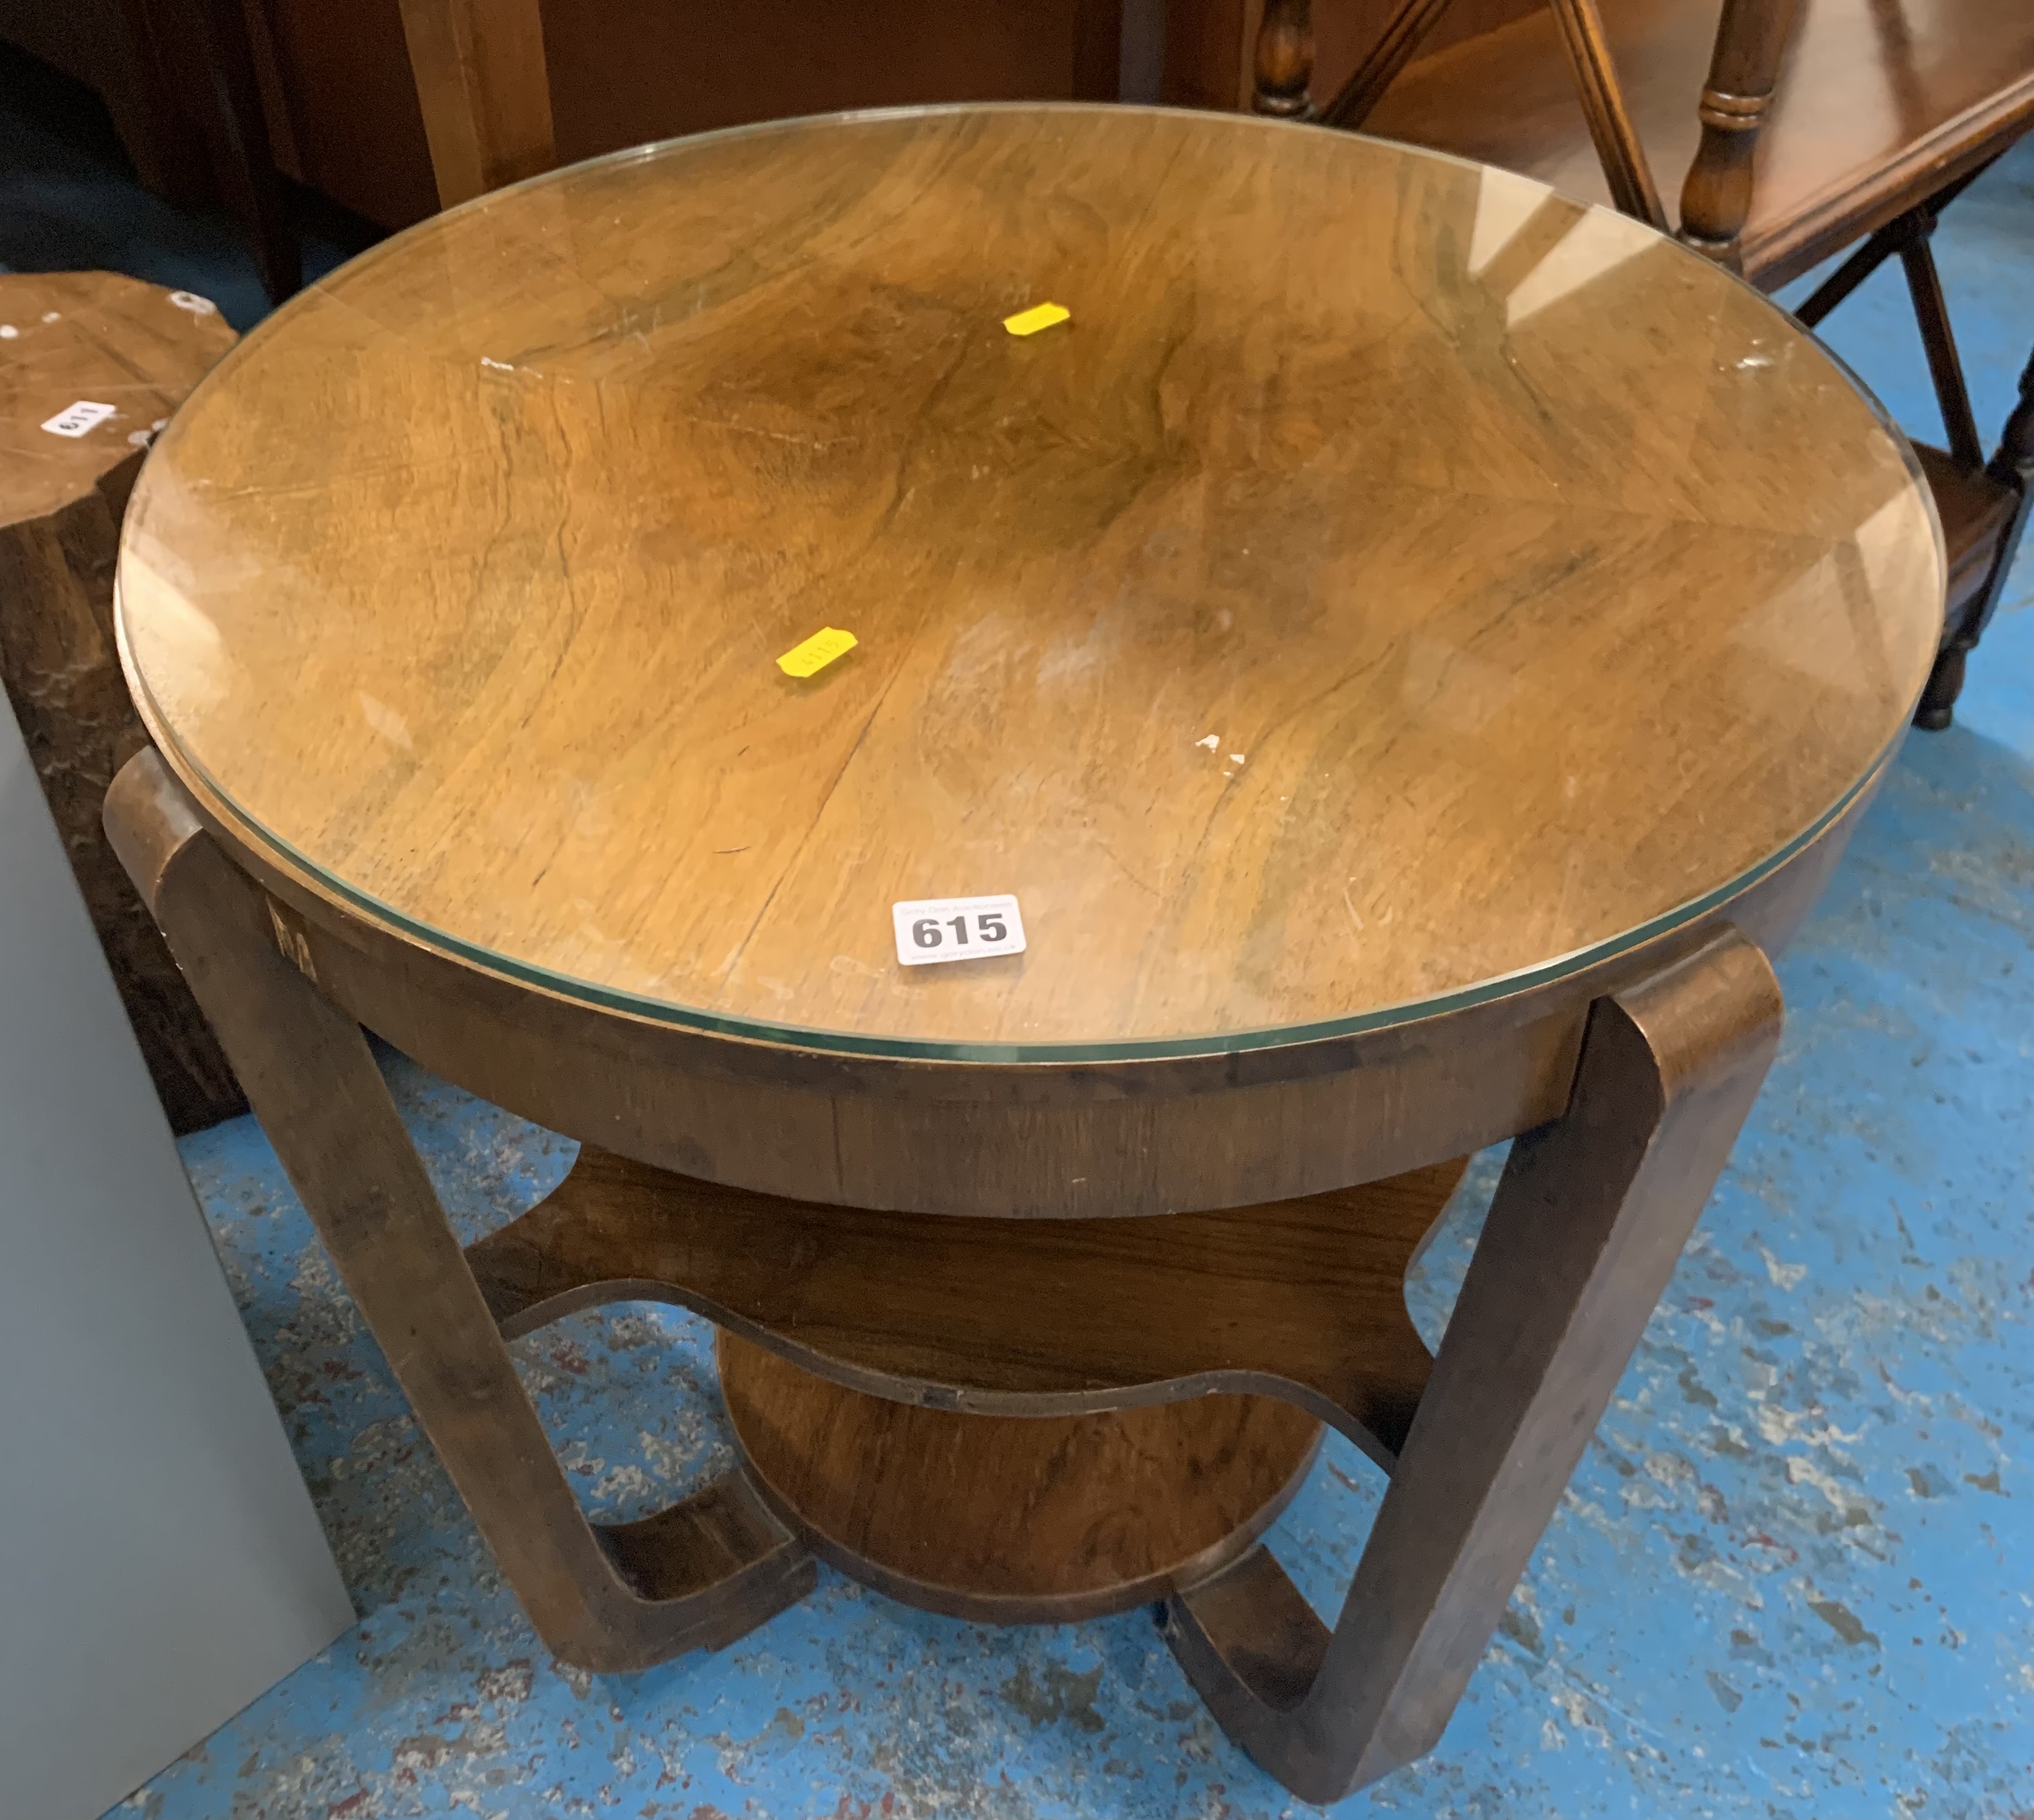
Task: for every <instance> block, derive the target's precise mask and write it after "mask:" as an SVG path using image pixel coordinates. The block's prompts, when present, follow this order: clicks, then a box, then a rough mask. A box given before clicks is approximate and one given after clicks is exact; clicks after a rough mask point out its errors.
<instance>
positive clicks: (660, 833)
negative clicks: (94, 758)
mask: <svg viewBox="0 0 2034 1820" xmlns="http://www.w3.org/2000/svg"><path fill="white" fill-rule="evenodd" d="M1045 302H1052V303H1055V304H1057V305H1059V306H1062V307H1063V308H1064V310H1066V311H1068V312H1069V313H1070V314H1069V315H1068V317H1067V319H1066V320H1064V321H1058V322H1056V323H1055V324H1053V325H1052V326H1049V327H1047V328H1041V329H1039V330H1038V331H1037V332H1034V333H1031V334H1029V335H1019V334H1017V333H1014V332H1011V330H1009V329H1008V328H1006V327H1005V325H1004V319H1005V318H1006V317H1009V316H1011V315H1013V314H1015V313H1019V312H1022V311H1024V310H1027V309H1028V308H1030V306H1035V305H1038V304H1041V303H1045ZM1022 326H1023V323H1022V322H1020V323H1019V327H1022ZM119 580H120V591H121V631H122V640H123V649H124V651H125V655H126V662H127V663H128V666H129V675H130V677H131V680H132V681H133V684H134V685H135V689H136V692H137V697H138V698H139V699H140V700H141V704H142V706H143V709H144V714H145V715H147V717H148V719H149V721H150V722H151V724H152V729H153V730H154V731H155V733H156V735H157V737H159V739H160V741H162V742H163V745H164V748H165V749H166V752H167V754H168V755H169V756H170V758H171V762H172V764H174V765H175V766H176V767H178V768H179V769H180V770H182V771H183V773H184V775H186V777H187V778H188V779H190V780H191V781H193V783H194V784H196V785H197V786H198V787H199V788H200V789H201V790H202V791H204V792H205V793H208V794H209V795H210V797H212V800H213V801H214V804H215V807H216V809H217V810H218V811H219V812H221V813H223V814H224V815H225V816H227V817H228V818H229V819H230V820H231V821H232V822H234V823H235V824H236V825H237V826H238V827H239V829H240V830H241V831H242V833H243V834H244V835H245V837H246V839H249V840H250V841H251V842H256V843H258V844H261V845H263V846H266V847H268V848H269V849H270V850H272V851H273V852H274V853H276V854H278V855H280V856H282V857H283V858H284V859H285V860H286V861H287V862H288V863H290V864H291V865H293V866H294V867H295V868H296V869H298V872H299V873H300V875H301V876H303V877H304V878H305V879H306V880H308V881H309V882H310V883H311V884H312V885H313V887H315V888H317V889H319V890H321V891H325V892H327V893H328V894H330V895H332V897H334V898H336V899H340V900H342V901H343V902H345V903H347V905H349V906H352V907H354V908H355V909H357V910H364V911H366V912H367V913H368V914H371V915H373V917H375V918H378V919H380V920H381V921H384V922H385V923H387V924H389V925H394V926H396V927H397V928H399V929H401V930H403V931H405V932H407V933H410V934H411V935H413V936H415V937H417V938H418V939H421V940H423V941H424V942H426V943H427V944H432V945H433V946H435V947H437V948H441V949H442V950H444V951H448V952H449V953H452V954H453V955H457V956H459V957H461V958H463V959H467V960H471V961H475V962H478V963H482V964H484V965H486V966H489V967H490V968H492V969H493V970H497V971H500V972H505V973H507V974H511V975H513V976H516V977H520V978H523V979H525V980H527V981H534V982H536V983H539V984H541V985H544V986H546V987H547V988H549V989H554V990H556V991H559V992H563V993H569V994H572V995H575V996H579V997H581V998H584V999H589V1000H595V1001H597V1002H599V1003H602V1004H608V1005H613V1006H618V1007H621V1008H627V1009H629V1010H632V1011H638V1012H641V1013H644V1014H647V1015H651V1016H653V1017H657V1018H660V1019H667V1020H671V1021H675V1022H679V1023H686V1024H690V1025H694V1026H701V1027H704V1028H707V1029H713V1030H725V1031H731V1032H735V1033H740V1034H747V1035H752V1036H759V1037H762V1038H773V1039H779V1040H785V1041H798V1042H803V1043H809V1044H816V1045H821V1046H825V1047H830V1048H835V1049H848V1050H853V1051H858V1052H861V1053H875V1054H902V1055H920V1056H945V1057H962V1058H970V1059H981V1060H1030V1059H1038V1060H1044V1059H1060V1060H1068V1059H1075V1058H1080V1057H1127V1056H1159V1055H1166V1054H1173V1053H1192V1052H1194V1051H1198V1050H1209V1049H1217V1050H1218V1049H1244V1048H1250V1047H1255V1046H1261V1045H1266V1044H1270V1043H1277V1042H1282V1041H1295V1040H1299V1039H1300V1038H1305V1037H1311V1036H1317V1035H1323V1034H1330V1033H1331V1032H1334V1031H1339V1030H1353V1029H1360V1028H1363V1027H1366V1026H1372V1025H1376V1024H1381V1023H1388V1022H1393V1021H1397V1020H1400V1019H1406V1018H1410V1017H1416V1016H1420V1015H1427V1014H1428V1013H1431V1012H1432V1011H1439V1010H1441V1009H1444V1008H1450V1007H1452V1006H1454V1005H1456V1004H1462V1003H1465V1002H1469V1001H1470V1000H1474V999H1476V998H1477V997H1479V996H1490V995H1492V994H1495V993H1501V992H1503V991H1507V990H1510V989H1514V988H1515V987H1517V986H1518V985H1522V984H1524V983H1526V982H1528V981H1533V980H1535V979H1538V978H1545V977H1547V976H1548V975H1549V974H1553V973H1557V972H1559V971H1560V970H1563V969H1571V968H1576V967H1579V966H1584V965H1586V964H1589V963H1591V962H1593V961H1596V960H1598V959H1603V958H1604V957H1606V956H1608V955H1611V954H1613V953H1615V952H1616V951H1619V949H1621V948H1624V947H1627V946H1629V945H1631V944H1634V943H1635V942H1637V941H1638V940H1642V939H1645V938H1646V936H1650V935H1653V934H1655V933H1660V932H1661V931H1663V930H1664V929H1668V928H1670V927H1672V925H1674V924H1675V923H1676V921H1679V920H1684V919H1686V918H1690V917H1692V916H1694V915H1695V914H1700V912H1701V911H1702V910H1705V909H1706V908H1708V907H1709V906H1711V905H1712V904H1713V903H1714V902H1716V901H1717V899H1719V898H1720V897H1721V896H1723V895H1727V894H1728V893H1729V892H1730V891H1732V890H1734V889H1735V888H1737V887H1739V886H1741V885H1743V884H1746V883H1747V882H1749V881H1750V880H1753V879H1754V878H1756V877H1757V876H1760V875H1761V874H1762V872H1764V871H1766V870H1767V869H1770V868H1771V867H1772V866H1773V865H1777V864H1778V863H1781V861H1784V858H1785V857H1787V856H1788V854H1791V853H1792V852H1793V851H1796V850H1798V849H1799V846H1800V845H1801V844H1802V843H1803V842H1805V841H1807V840H1808V839H1811V838H1812V837H1813V836H1814V834H1815V833H1816V832H1817V831H1818V830H1819V829H1820V828H1821V827H1823V826H1825V825H1826V824H1827V822H1828V821H1829V819H1830V818H1831V817H1832V816H1833V815H1835V814H1836V813H1837V812H1839V811H1840V810H1841V809H1842V808H1843V806H1844V805H1845V804H1846V803H1847V802H1848V801H1849V800H1850V799H1851V798H1852V796H1853V795H1854V794H1855V793H1856V790H1858V789H1859V787H1860V786H1862V784H1863V782H1865V781H1866V780H1867V779H1868V778H1869V777H1870V775H1871V774H1872V772H1873V771H1874V770H1875V767H1877V766H1878V764H1879V763H1880V761H1881V760H1882V758H1883V757H1884V756H1886V754H1887V752H1889V751H1890V749H1892V748H1893V745H1895V743H1896V742H1897V740H1898V737H1899V736H1900V734H1901V730H1902V728H1903V727H1904V726H1905V722H1906V720H1907V717H1908V713H1909V711H1910V710H1911V708H1912V704H1913V703H1914V701H1915V700H1916V696H1918V694H1919V692H1920V689H1921V685H1922V683H1923V680H1924V679H1925V677H1926V675H1927V670H1928V668H1929V665H1930V662H1931V659H1932V656H1933V654H1934V651H1935V644H1936V640H1937V637H1938V631H1939V627H1940V614H1941V602H1942V557H1941V544H1940V538H1939V534H1938V530H1937V528H1936V526H1935V520H1934V516H1933V513H1932V510H1931V507H1930V505H1929V504H1928V502H1927V497H1926V494H1925V493H1924V491H1923V488H1922V487H1921V486H1920V482H1918V480H1917V478H1916V473H1915V471H1914V469H1913V467H1912V458H1911V456H1910V454H1909V452H1908V450H1907V448H1906V447H1905V444H1904V443H1903V442H1902V441H1901V440H1900V439H1899V437H1897V434H1896V433H1893V432H1892V431H1890V430H1889V429H1888V428H1887V427H1886V424H1885V422H1884V421H1883V419H1882V417H1881V416H1880V415H1879V414H1878V411H1877V410H1876V409H1875V407H1874V406H1873V404H1872V403H1871V401H1870V400H1868V399H1867V397H1866V396H1864V395H1863V393H1862V392H1861V391H1860V390H1859V388H1857V387H1856V385H1855V384H1854V383H1853V382H1852V381H1851V380H1850V379H1849V378H1848V377H1847V376H1846V375H1845V374H1844V372H1843V371H1842V370H1841V369H1840V368H1839V367H1838V366H1836V365H1835V364H1834V363H1833V362H1832V361H1831V360H1830V359H1829V357H1828V356H1827V355H1825V354H1824V353H1823V352H1822V351H1821V350H1820V349H1819V348H1818V346H1817V345H1816V343H1814V341H1813V340H1811V338H1810V337H1809V336H1807V334H1806V333H1804V332H1802V331H1801V330H1800V329H1799V328H1798V327H1796V325H1794V324H1793V323H1792V321H1790V320H1789V319H1788V317H1785V316H1784V315H1783V314H1782V313H1781V312H1780V311H1778V310H1776V309H1775V308H1773V306H1771V305H1769V303H1767V302H1765V301H1764V300H1763V299H1762V298H1759V297H1758V296H1757V295H1755V294H1754V293H1753V292H1752V291H1750V290H1748V289H1747V288H1746V287H1743V285H1741V284H1739V283H1738V282H1736V280H1733V279H1732V278H1730V277H1729V276H1726V275H1725V274H1724V273H1722V272H1719V271H1717V269H1715V268H1713V267H1712V266H1711V265H1708V264H1707V263H1706V262H1705V261H1703V260H1702V259H1701V258H1699V257H1696V256H1695V255H1694V254H1693V253H1689V252H1687V251H1686V250H1683V249H1682V248H1680V247H1679V246H1676V245H1675V244H1674V243H1673V242H1671V241H1668V240H1666V239H1664V238H1661V236H1660V235H1657V234H1655V233H1653V231H1650V230H1649V229H1647V228H1646V227H1642V226H1639V225H1638V224H1636V223H1633V222H1631V221H1629V220H1625V219H1623V218H1622V217H1620V216H1616V215H1614V214H1611V213H1608V212H1604V211H1603V210H1601V209H1597V208H1589V207H1586V206H1584V205H1579V204H1576V203H1574V202H1571V201H1567V200H1564V199H1563V198H1561V197H1558V196H1556V195H1555V194H1554V193H1552V192H1550V191H1548V190H1545V189H1544V188H1542V187H1541V186H1539V185H1537V184H1535V183H1533V182H1529V181H1526V180H1525V179H1523V178H1518V177H1514V176H1511V175H1507V174H1504V173H1502V172H1499V171H1490V170H1485V169H1482V168H1480V167H1476V166H1473V165H1469V164H1465V163H1460V162H1458V161H1455V160H1452V159H1445V158H1442V157H1438V156H1434V155H1432V154H1430V153H1425V152H1414V151H1410V150H1408V149H1405V148H1400V147H1396V146H1392V145H1389V144H1383V143H1379V142H1376V141H1368V140H1364V139H1361V138H1357V137H1350V136H1348V135H1345V134H1340V133H1330V132H1327V131H1324V130H1320V129H1312V128H1304V127H1297V126H1285V125H1279V124H1275V123H1272V122H1263V121H1258V120H1252V119H1250V118H1240V117H1232V116H1223V115H1215V114H1184V113H1170V112H1165V111H1157V110H1139V109H1130V108H1100V107H986V108H983V107H976V108H961V109H952V110H936V111H924V112H914V113H910V114H875V115H865V116H850V117H844V118H836V119H829V120H816V121H806V122H793V123H790V124H786V125H781V126H764V127H756V128H749V129H742V130H740V131H737V132H732V133H722V134H718V135H715V136H711V137H704V138H700V139H694V140H689V141H678V142H675V143H673V144H666V145H662V146H659V147H655V148H647V149H645V150H643V151H640V152H630V153H627V154H625V155H622V156H617V157H614V158H610V159H604V160H602V161H599V162H597V163H590V164H585V165H581V166H579V167H575V168H573V169H571V170H568V171H561V172H559V173H557V174H554V175H552V176H549V177H546V178H540V179H538V180H536V181H535V182H530V183H527V184H525V185H524V186H520V188H517V189H515V190H508V191H505V192H503V193H500V194H498V195H496V196H493V197H487V198H484V199H482V201H478V202H476V203H474V204H471V205H468V206H467V207H465V208H460V209H457V210H455V211H453V212H451V213H450V214H448V215H445V216H440V217H438V218H437V219H436V220H432V221H430V222H428V223H425V224H424V225H422V227H418V228H415V229H414V230H412V231H410V232H409V233H407V234H405V235H400V236H399V237H398V238H396V239H394V240H392V241H391V242H388V243H387V244H385V246H381V247H380V248H378V249H377V250H375V251H373V252H372V253H369V254H367V255H366V257H362V258H361V259H358V260H356V261H354V262H353V263H352V264H351V265H348V266H347V267H345V268H343V269H342V270H341V271H340V272H337V273H336V274H334V275H333V276H332V277H330V278H328V280H325V282H324V283H321V284H319V285H317V286H316V287H313V289H311V290H310V291H307V292H306V293H305V294H304V295H302V297H300V298H298V299H297V300H296V301H295V302H292V303H291V305H289V306H287V308H285V309H283V310H280V311H279V312H278V313H276V315H275V316H274V317H272V319H270V321H268V322H267V323H266V324H265V325H264V326H262V327H261V328H259V329H258V330H257V331H256V332H254V333H253V334H252V335H251V336H249V337H248V338H247V339H246V341H245V342H244V343H242V345H241V347H239V348H238V350H237V351H235V353H234V354H233V355H231V356H230V357H229V358H227V360H226V361H225V362H223V364H222V365H221V366H220V367H219V369H218V370H216V372H215V373H213V374H212V377H210V378H209V379H208V381H206V382H205V385H203V387H202V388H201V389H200V390H199V392H197V395H196V396H194V397H193V400H191V402H190V403H189V404H188V405H187V406H186V408H185V409H184V410H183V411H181V412H180V413H179V414H178V415H177V417H176V418H175V420H174V421H173V422H172V423H171V426H170V428H169V429H168V430H167V432H166V433H165V434H164V435H163V437H162V438H161V440H160V441H159V444H158V445H157V447H156V450H155V452H154V453H153V454H152V456H151V457H150V459H149V460H148V465H147V467H146V470H145V471H144V474H143V475H142V478H141V482H140V484H139V486H138V487H137V490H136V492H135V494H134V497H133V502H132V505H131V507H130V508H129V513H128V516H127V522H126V534H125V541H124V545H123V549H122V557H121V566H120V578H119ZM822 629H835V630H838V631H844V632H851V633H852V634H853V635H854V640H855V641H856V642H855V644H854V647H853V648H852V649H851V650H850V651H846V654H845V655H841V656H839V657H836V658H835V659H833V660H832V661H831V662H827V663H826V664H825V665H824V666H823V667H820V668H818V669H817V670H814V671H813V673H812V674H810V675H809V676H804V677H799V676H794V675H791V674H786V670H785V669H784V668H783V667H782V666H780V665H779V662H778V659H779V658H780V657H782V656H783V655H785V654H786V653H787V652H790V651H793V650H794V648H796V647H799V646H800V645H801V644H803V643H804V642H805V640H808V639H809V638H811V637H812V635H814V634H816V633H817V632H820V631H821V630H822ZM794 667H799V666H795V665H794ZM1004 894H1008V895H1014V896H1015V899H1016V900H1017V902H1018V906H1019V910H1020V913H1021V916H1022V919H1023V929H1024V932H1025V936H1026V944H1027V945H1026V948H1025V949H1024V951H1023V952H1022V953H1019V954H1008V955H1002V956H1000V957H997V958H989V959H970V960H968V961H966V962H965V963H959V964H955V965H936V966H915V965H914V966H906V965H903V964H901V963H900V961H899V941H900V940H905V939H906V937H904V936H903V933H902V931H901V930H900V929H899V928H898V927H897V926H896V925H895V924H894V923H893V916H892V906H893V905H895V904H896V903H898V902H900V901H915V900H924V899H955V898H969V897H978V896H989V895H1004ZM947 914H948V915H951V914H954V913H951V912H948V913H947ZM963 914H965V913H963ZM906 926H909V925H908V921H907V925H906ZM964 926H967V925H964ZM972 926H974V928H975V929H976V933H977V934H978V935H979V934H980V933H981V928H980V925H972ZM944 939H947V940H951V939H952V938H951V937H947V938H944Z"/></svg>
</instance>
